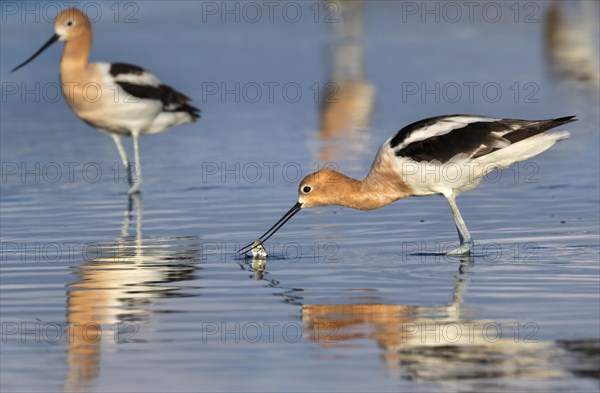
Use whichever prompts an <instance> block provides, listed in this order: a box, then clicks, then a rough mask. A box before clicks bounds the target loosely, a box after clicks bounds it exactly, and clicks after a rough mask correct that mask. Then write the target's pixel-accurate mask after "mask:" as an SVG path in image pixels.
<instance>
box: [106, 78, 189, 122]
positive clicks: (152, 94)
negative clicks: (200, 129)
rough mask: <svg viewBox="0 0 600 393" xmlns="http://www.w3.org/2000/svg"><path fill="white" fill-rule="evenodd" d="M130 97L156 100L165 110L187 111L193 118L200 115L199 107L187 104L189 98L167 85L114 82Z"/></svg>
mask: <svg viewBox="0 0 600 393" xmlns="http://www.w3.org/2000/svg"><path fill="white" fill-rule="evenodd" d="M116 83H117V84H118V85H119V86H121V88H123V90H125V92H126V93H127V94H129V95H131V96H132V97H136V98H141V99H147V100H157V101H160V102H161V103H162V104H163V110H164V111H165V112H187V113H189V114H190V115H192V116H193V117H194V118H195V119H198V118H199V117H200V109H198V108H196V107H194V106H192V105H190V104H189V102H190V99H189V97H187V96H186V95H184V94H182V93H180V92H178V91H177V90H175V89H173V88H172V87H170V86H167V85H159V86H149V85H138V84H135V83H129V82H118V81H117V82H116Z"/></svg>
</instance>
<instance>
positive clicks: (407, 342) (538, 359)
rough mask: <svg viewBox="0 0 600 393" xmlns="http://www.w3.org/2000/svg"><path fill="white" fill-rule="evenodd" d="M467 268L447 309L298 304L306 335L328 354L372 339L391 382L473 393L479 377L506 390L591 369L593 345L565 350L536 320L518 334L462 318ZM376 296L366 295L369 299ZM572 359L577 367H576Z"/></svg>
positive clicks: (469, 263)
mask: <svg viewBox="0 0 600 393" xmlns="http://www.w3.org/2000/svg"><path fill="white" fill-rule="evenodd" d="M473 265H474V259H473V257H468V258H467V259H463V260H462V261H461V264H460V268H459V272H458V274H457V275H455V283H454V289H453V291H452V295H451V300H450V302H449V303H448V304H447V305H445V306H439V307H436V306H413V305H403V304H383V303H379V304H378V303H358V304H304V305H303V306H302V320H303V322H304V324H305V337H306V338H307V339H308V340H310V341H312V342H315V343H316V344H317V345H318V346H319V347H321V348H323V349H326V350H331V349H334V348H347V347H351V348H352V347H354V348H356V347H358V346H360V345H364V339H372V340H374V341H375V342H376V343H377V344H378V346H379V347H380V348H381V349H382V350H383V353H382V354H381V358H382V361H383V362H384V363H385V364H386V366H387V368H388V370H389V372H390V373H391V374H393V375H395V376H396V377H397V378H400V379H410V380H415V379H417V380H423V381H435V382H436V383H439V384H442V385H443V386H445V388H448V389H457V388H459V387H460V389H464V391H467V390H469V389H468V388H473V389H475V390H474V391H477V380H478V378H502V379H503V380H505V379H508V380H507V381H508V382H507V384H506V385H505V386H510V383H511V381H512V380H517V379H528V380H529V379H531V380H544V379H551V378H562V377H565V376H568V375H573V374H579V375H582V374H583V375H585V374H584V373H586V372H587V373H590V372H593V371H592V370H593V369H594V368H595V366H594V364H595V362H597V359H598V358H599V354H600V351H599V349H600V346H599V345H598V342H596V341H594V340H586V341H585V343H575V344H576V345H575V346H576V347H578V348H582V347H585V348H586V350H587V351H588V353H585V352H583V351H581V350H579V351H576V352H573V351H571V350H570V348H569V347H570V346H572V345H571V344H573V343H567V342H551V341H540V340H539V336H537V335H536V334H535V333H537V328H538V327H537V325H535V323H527V322H525V323H521V324H519V328H520V329H521V330H520V331H515V329H514V328H515V324H514V323H513V322H504V323H502V322H499V321H493V320H481V319H477V320H475V319H470V318H468V314H469V313H468V312H465V310H463V307H462V303H463V295H464V293H465V292H466V290H467V287H468V285H469V282H470V280H471V276H472V274H473V273H472V269H473ZM376 299H377V298H376V297H370V301H371V302H372V301H373V300H376ZM464 314H466V315H464ZM511 328H512V329H511ZM498 329H501V332H502V333H499V332H500V330H498ZM567 349H569V351H567ZM336 353H337V354H339V352H336ZM590 354H591V355H590ZM574 358H580V359H581V363H580V364H579V365H574V364H573V363H572V360H573V359H574ZM334 359H335V358H334ZM557 359H558V360H557ZM578 368H581V369H578ZM595 378H597V376H596V377H595ZM505 381H506V380H505ZM488 383H489V381H488ZM487 386H489V385H487ZM460 389H459V390H460ZM509 390H510V389H509ZM469 391H471V390H469Z"/></svg>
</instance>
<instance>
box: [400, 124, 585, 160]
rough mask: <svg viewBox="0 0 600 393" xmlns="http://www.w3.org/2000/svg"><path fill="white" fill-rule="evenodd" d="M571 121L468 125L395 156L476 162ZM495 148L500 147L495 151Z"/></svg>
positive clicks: (411, 147) (415, 145)
mask: <svg viewBox="0 0 600 393" xmlns="http://www.w3.org/2000/svg"><path fill="white" fill-rule="evenodd" d="M574 117H575V116H567V117H562V118H559V119H551V120H516V119H505V120H499V121H493V122H476V123H470V124H467V125H465V126H464V127H461V128H457V129H455V130H452V131H451V132H449V133H447V134H444V135H439V136H434V137H431V138H428V139H425V140H422V141H416V142H413V143H410V144H409V145H408V146H406V147H404V148H403V149H400V150H399V151H397V152H396V153H395V154H396V156H398V157H407V158H410V159H412V160H415V161H434V160H436V161H439V162H441V163H444V162H447V161H449V160H450V159H451V158H452V157H454V156H456V155H458V154H465V155H466V156H468V157H472V158H477V157H481V156H483V155H485V154H488V153H491V152H492V151H496V150H498V149H501V148H502V147H505V146H507V144H510V143H516V142H519V141H522V140H524V139H527V138H529V137H532V136H534V135H537V134H540V133H542V132H544V131H547V130H549V129H551V128H554V127H557V126H559V125H562V124H566V123H570V122H572V121H575V120H576V119H574ZM427 120H431V119H427ZM415 124H416V123H415ZM431 124H433V123H431ZM421 127H422V125H421ZM499 145H500V146H502V147H498V146H499Z"/></svg>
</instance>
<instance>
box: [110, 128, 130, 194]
mask: <svg viewBox="0 0 600 393" xmlns="http://www.w3.org/2000/svg"><path fill="white" fill-rule="evenodd" d="M111 136H112V138H113V141H115V145H117V150H118V151H119V156H121V162H122V163H123V167H124V168H125V172H126V173H127V182H128V183H129V186H131V171H130V169H129V160H128V159H127V152H126V151H125V148H124V147H123V144H122V143H121V137H120V136H119V135H114V134H112V135H111ZM119 173H120V171H119Z"/></svg>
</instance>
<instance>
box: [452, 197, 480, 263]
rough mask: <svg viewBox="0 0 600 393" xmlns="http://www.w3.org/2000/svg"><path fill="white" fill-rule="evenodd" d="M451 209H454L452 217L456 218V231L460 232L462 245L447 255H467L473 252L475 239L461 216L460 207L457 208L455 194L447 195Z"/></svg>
mask: <svg viewBox="0 0 600 393" xmlns="http://www.w3.org/2000/svg"><path fill="white" fill-rule="evenodd" d="M445 197H446V199H447V200H448V203H449V204H450V208H451V209H452V215H453V216H454V222H455V223H456V231H457V232H458V238H459V239H460V245H459V246H458V247H457V248H455V249H454V250H452V251H449V252H447V253H446V255H465V254H469V253H470V252H471V249H472V248H473V238H471V234H470V233H469V230H468V229H467V225H466V224H465V221H464V220H463V218H462V216H461V215H460V211H459V210H458V206H456V197H455V196H454V193H452V194H450V195H445Z"/></svg>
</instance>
